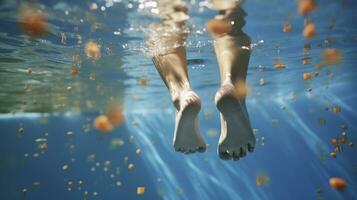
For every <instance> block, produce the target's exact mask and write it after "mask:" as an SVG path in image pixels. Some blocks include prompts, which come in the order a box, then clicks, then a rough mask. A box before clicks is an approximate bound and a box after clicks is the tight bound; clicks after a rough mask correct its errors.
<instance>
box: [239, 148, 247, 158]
mask: <svg viewBox="0 0 357 200" xmlns="http://www.w3.org/2000/svg"><path fill="white" fill-rule="evenodd" d="M246 154H247V153H246V151H245V149H244V148H242V147H241V148H240V153H239V157H241V158H243V157H244V156H245V155H246Z"/></svg>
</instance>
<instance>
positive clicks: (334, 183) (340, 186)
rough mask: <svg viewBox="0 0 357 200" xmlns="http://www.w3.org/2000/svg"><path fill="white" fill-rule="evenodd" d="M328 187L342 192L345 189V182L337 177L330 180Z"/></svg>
mask: <svg viewBox="0 0 357 200" xmlns="http://www.w3.org/2000/svg"><path fill="white" fill-rule="evenodd" d="M329 183H330V186H331V187H332V188H334V189H336V190H338V191H342V190H344V189H345V188H346V187H347V182H346V181H345V180H344V179H342V178H339V177H332V178H330V181H329Z"/></svg>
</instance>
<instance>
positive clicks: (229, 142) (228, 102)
mask: <svg viewBox="0 0 357 200" xmlns="http://www.w3.org/2000/svg"><path fill="white" fill-rule="evenodd" d="M215 103H216V106H217V108H218V110H219V111H220V112H221V135H220V138H219V143H218V149H217V150H218V154H219V156H220V158H221V159H224V160H231V159H233V160H239V158H241V157H244V156H245V155H246V152H247V151H249V152H252V151H253V150H254V145H255V136H254V134H253V131H252V128H251V126H250V122H249V117H248V115H247V111H246V108H245V105H244V102H243V100H239V98H238V95H237V92H236V90H235V87H234V86H233V84H232V83H231V82H230V81H228V82H225V83H224V84H223V85H222V86H221V88H220V89H219V90H218V91H217V94H216V97H215Z"/></svg>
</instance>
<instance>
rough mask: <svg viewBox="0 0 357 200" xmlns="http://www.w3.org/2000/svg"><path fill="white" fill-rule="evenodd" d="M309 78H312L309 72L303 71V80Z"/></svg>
mask: <svg viewBox="0 0 357 200" xmlns="http://www.w3.org/2000/svg"><path fill="white" fill-rule="evenodd" d="M310 78H312V75H311V73H304V74H303V79H304V80H308V79H310Z"/></svg>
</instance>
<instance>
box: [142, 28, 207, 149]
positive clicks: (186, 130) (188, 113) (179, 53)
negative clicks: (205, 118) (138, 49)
mask: <svg viewBox="0 0 357 200" xmlns="http://www.w3.org/2000/svg"><path fill="white" fill-rule="evenodd" d="M162 27H164V29H165V28H173V27H172V26H171V25H170V26H167V25H163V26H162ZM174 28H177V27H174ZM156 30H160V31H165V30H162V29H156ZM169 32H170V33H172V32H171V31H166V33H169ZM165 37H166V38H162V37H159V38H158V39H156V40H155V38H151V39H150V41H149V42H148V43H149V44H152V45H154V47H155V46H157V45H159V46H165V47H170V49H169V50H167V52H162V53H161V54H157V55H154V57H153V62H154V65H155V67H156V69H157V71H158V72H159V74H160V76H161V78H162V80H163V81H164V83H165V84H166V86H167V88H168V90H169V92H170V95H171V98H172V101H173V103H174V106H175V108H176V120H175V131H174V139H173V143H174V148H175V150H176V151H180V152H183V153H194V152H196V151H199V152H204V151H205V150H206V143H205V142H204V140H203V137H202V135H201V134H200V132H199V130H198V119H197V115H198V112H199V111H200V108H201V100H200V99H199V97H198V96H197V94H196V93H195V92H193V91H192V89H191V86H190V83H189V80H188V73H187V64H186V50H185V47H183V46H181V45H179V47H173V46H172V45H171V44H173V43H175V44H177V43H181V42H182V41H183V40H184V37H185V35H183V34H179V33H174V34H172V35H170V34H165ZM162 43H164V44H162Z"/></svg>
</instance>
